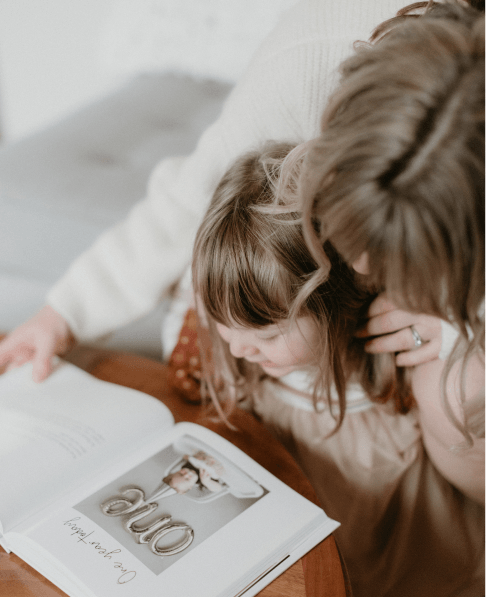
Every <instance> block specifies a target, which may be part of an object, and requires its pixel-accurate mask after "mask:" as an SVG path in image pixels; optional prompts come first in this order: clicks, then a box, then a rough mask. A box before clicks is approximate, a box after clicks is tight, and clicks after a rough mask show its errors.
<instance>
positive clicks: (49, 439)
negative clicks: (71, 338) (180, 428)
mask: <svg viewBox="0 0 488 597" xmlns="http://www.w3.org/2000/svg"><path fill="white" fill-rule="evenodd" d="M31 375H32V367H31V365H30V364H28V365H25V366H24V367H21V368H19V369H15V370H12V371H10V372H8V373H5V374H4V375H1V376H0V521H1V523H2V526H3V530H4V532H7V531H8V530H9V529H10V528H12V527H14V526H15V525H17V524H18V523H19V522H20V521H22V520H23V519H25V518H26V517H27V516H28V515H31V514H32V513H33V512H36V511H39V510H40V509H41V508H43V507H45V506H46V504H48V503H49V502H50V501H52V500H53V499H55V498H57V497H58V496H59V495H60V494H61V493H64V492H66V491H69V490H70V489H72V488H73V487H76V486H82V485H84V484H86V482H87V480H88V479H89V478H91V477H93V476H96V475H97V474H98V473H99V472H100V471H102V470H104V469H106V468H107V467H108V466H110V463H114V462H117V461H119V460H120V459H122V458H123V457H124V456H127V455H129V454H130V453H131V451H132V450H133V449H134V448H136V447H137V446H138V445H141V444H142V443H143V442H144V441H145V440H150V439H151V437H152V436H153V435H155V434H159V433H163V432H164V430H167V429H168V428H169V427H171V426H172V425H173V423H174V420H173V417H172V415H171V413H170V411H169V410H168V409H167V408H166V407H165V406H164V405H163V404H162V403H161V402H159V401H158V400H156V399H155V398H152V397H150V396H148V395H146V394H143V393H142V392H138V391H136V390H132V389H129V388H125V387H123V386H119V385H116V384H111V383H107V382H103V381H100V380H98V379H96V378H95V377H93V376H91V375H89V374H88V373H86V372H84V371H82V370H81V369H79V368H77V367H75V366H74V365H71V364H68V363H64V362H62V363H60V364H59V365H58V367H57V368H56V370H55V371H54V372H53V374H52V375H51V376H50V377H49V378H48V379H47V380H45V381H44V382H42V383H40V384H36V383H34V382H33V381H32V377H31Z"/></svg>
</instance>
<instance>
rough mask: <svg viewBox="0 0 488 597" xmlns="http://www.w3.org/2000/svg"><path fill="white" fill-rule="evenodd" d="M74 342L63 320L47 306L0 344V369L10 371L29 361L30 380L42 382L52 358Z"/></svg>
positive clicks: (47, 372)
mask: <svg viewBox="0 0 488 597" xmlns="http://www.w3.org/2000/svg"><path fill="white" fill-rule="evenodd" d="M74 342H75V339H74V336H73V334H72V333H71V330H70V328H69V326H68V323H67V322H66V320H65V319H64V318H63V317H62V316H61V315H59V313H57V312H56V311H55V310H54V309H53V308H52V307H50V306H49V305H46V306H45V307H43V308H42V309H41V310H40V311H39V313H37V314H36V315H34V317H32V318H31V319H29V320H28V321H26V322H25V323H23V324H22V325H20V326H19V327H18V328H16V329H15V330H14V331H13V332H11V333H10V334H9V335H8V336H7V337H6V338H5V339H4V340H3V341H2V342H0V367H3V366H6V369H7V370H9V369H12V368H14V367H20V366H21V365H23V364H24V363H27V362H28V361H32V379H33V380H34V381H36V382H39V381H43V380H44V379H46V377H48V376H49V375H50V373H51V370H52V362H51V361H52V357H53V356H54V355H56V354H63V353H65V352H66V351H67V350H68V349H69V348H71V346H72V345H73V344H74Z"/></svg>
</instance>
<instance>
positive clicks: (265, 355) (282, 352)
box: [217, 317, 319, 377]
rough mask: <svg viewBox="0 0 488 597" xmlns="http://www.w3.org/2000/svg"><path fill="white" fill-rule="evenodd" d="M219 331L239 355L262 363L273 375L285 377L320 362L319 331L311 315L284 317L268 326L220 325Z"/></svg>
mask: <svg viewBox="0 0 488 597" xmlns="http://www.w3.org/2000/svg"><path fill="white" fill-rule="evenodd" d="M217 331H218V332H219V334H220V336H221V337H222V339H223V340H224V341H225V342H227V343H228V344H229V349H230V352H231V353H232V355H233V356H235V357H236V358H243V359H246V360H247V361H249V362H250V363H258V364H259V365H260V366H261V367H262V368H263V370H264V371H265V372H266V373H267V374H268V375H271V376H272V377H282V376H283V375H287V374H288V373H291V372H292V371H295V370H297V369H303V368H305V367H307V366H310V365H313V364H315V363H316V359H315V355H314V352H313V351H314V349H315V348H316V347H317V345H318V341H319V331H318V329H317V326H316V325H315V323H314V321H313V320H312V318H311V317H300V318H299V319H298V320H297V321H293V322H291V321H288V320H284V321H282V322H280V323H279V324H274V325H269V326H267V327H265V328H258V329H256V328H244V327H241V326H238V325H237V324H236V325H235V326H232V327H227V326H225V325H222V324H220V323H218V324H217Z"/></svg>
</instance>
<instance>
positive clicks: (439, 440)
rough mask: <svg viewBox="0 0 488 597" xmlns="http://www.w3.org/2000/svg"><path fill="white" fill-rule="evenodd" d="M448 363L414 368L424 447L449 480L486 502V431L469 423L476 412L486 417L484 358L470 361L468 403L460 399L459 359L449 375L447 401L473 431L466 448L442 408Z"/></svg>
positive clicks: (416, 397) (462, 490) (413, 380)
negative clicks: (444, 372)
mask: <svg viewBox="0 0 488 597" xmlns="http://www.w3.org/2000/svg"><path fill="white" fill-rule="evenodd" d="M445 366H446V362H445V361H441V360H435V361H430V362H429V363H425V364H423V365H420V366H418V367H415V369H414V371H413V377H412V387H413V391H414V395H415V399H416V401H417V404H418V407H419V413H420V424H421V429H422V436H423V441H424V446H425V449H426V451H427V454H428V455H429V457H430V459H431V460H432V463H433V464H434V465H435V467H436V468H437V469H438V470H439V472H440V473H441V474H442V475H443V476H444V477H445V478H446V479H447V480H448V481H449V482H450V483H452V484H453V485H454V486H455V487H457V488H458V489H459V490H460V491H461V492H462V493H464V494H465V495H467V496H469V497H471V498H472V499H474V500H475V501H477V502H479V503H480V504H483V503H484V490H485V477H484V471H485V440H484V434H481V433H478V432H477V431H478V430H475V429H474V425H471V426H470V418H471V417H473V414H474V415H476V414H477V415H479V417H478V418H483V417H484V381H485V367H484V357H483V356H482V355H480V354H476V355H473V356H472V357H471V359H470V360H469V362H468V364H467V370H466V390H465V393H466V396H465V398H466V402H465V403H464V404H463V405H462V404H461V399H460V372H461V363H460V361H459V362H456V363H455V365H454V366H453V368H452V369H451V371H450V373H449V375H448V378H447V388H446V391H447V400H448V403H449V405H450V406H451V407H452V409H453V412H454V415H455V416H456V418H457V419H459V420H460V421H462V422H464V421H466V422H467V423H468V427H470V428H471V429H473V430H474V433H473V436H474V437H473V440H474V445H473V446H472V447H464V448H463V444H465V441H466V440H465V438H464V436H463V435H462V433H461V432H460V431H459V430H458V429H456V427H455V426H454V425H453V423H452V422H451V421H450V419H449V418H448V416H447V414H446V412H445V409H444V408H443V405H442V401H441V384H442V372H443V370H444V367H445ZM474 411H477V413H475V412H474ZM473 419H474V417H473ZM478 427H481V426H478ZM476 435H479V436H480V435H483V437H475V436H476Z"/></svg>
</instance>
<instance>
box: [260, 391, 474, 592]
mask: <svg viewBox="0 0 488 597" xmlns="http://www.w3.org/2000/svg"><path fill="white" fill-rule="evenodd" d="M284 392H286V391H285V390H283V389H280V388H279V387H277V386H276V384H273V383H269V384H267V389H266V392H265V393H264V397H263V398H262V399H261V400H260V401H259V402H257V403H256V404H255V405H254V410H255V412H256V414H257V415H258V416H259V417H260V418H261V419H262V420H263V422H264V423H265V424H266V425H267V427H269V428H270V429H271V430H272V431H273V432H274V433H275V435H276V436H277V437H278V438H279V439H280V440H281V441H282V443H283V444H284V445H285V447H286V448H287V449H288V450H289V451H290V452H291V453H292V454H293V455H294V457H295V458H296V460H297V462H298V463H299V464H300V466H301V467H302V469H303V471H304V472H305V474H306V475H307V476H308V478H309V479H310V481H311V483H312V485H313V487H314V489H315V492H316V494H317V496H318V498H319V500H320V502H321V504H322V507H323V508H324V510H325V511H326V513H327V514H328V515H329V516H331V517H332V518H334V519H336V520H338V521H339V522H340V523H341V526H340V527H339V529H338V530H337V531H336V532H335V533H334V535H335V537H336V540H337V542H338V545H339V547H340V549H341V552H342V554H343V556H344V559H345V561H346V565H347V568H348V571H349V574H350V577H351V582H352V588H353V594H354V597H481V596H482V595H484V508H482V507H481V506H480V505H478V504H476V503H474V502H473V501H471V500H470V499H468V498H467V497H465V496H464V495H463V494H461V493H460V492H459V491H458V490H457V489H455V488H454V487H453V486H452V485H450V484H449V483H448V482H447V481H446V480H445V479H444V478H443V477H442V476H441V475H440V474H439V473H438V472H437V470H436V469H435V468H434V466H433V465H432V463H431V462H430V460H429V458H428V457H427V455H426V453H425V450H424V448H423V445H422V440H421V434H420V429H419V424H418V417H417V411H416V410H413V411H410V412H409V413H408V414H406V415H399V414H394V413H392V412H390V410H389V409H388V407H385V406H382V405H376V404H374V405H372V406H371V407H370V408H369V409H367V410H362V411H360V412H351V413H347V414H346V417H345V420H344V422H343V424H342V426H341V428H340V429H339V431H338V432H337V433H335V434H334V435H332V436H331V437H326V436H327V434H328V433H329V432H330V431H331V430H332V429H333V427H334V421H333V419H332V417H331V415H330V414H329V411H328V409H326V410H324V411H323V412H321V413H315V412H310V411H309V410H304V409H302V408H299V407H297V406H293V405H291V404H289V403H287V402H286V401H284ZM285 398H286V397H285Z"/></svg>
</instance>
